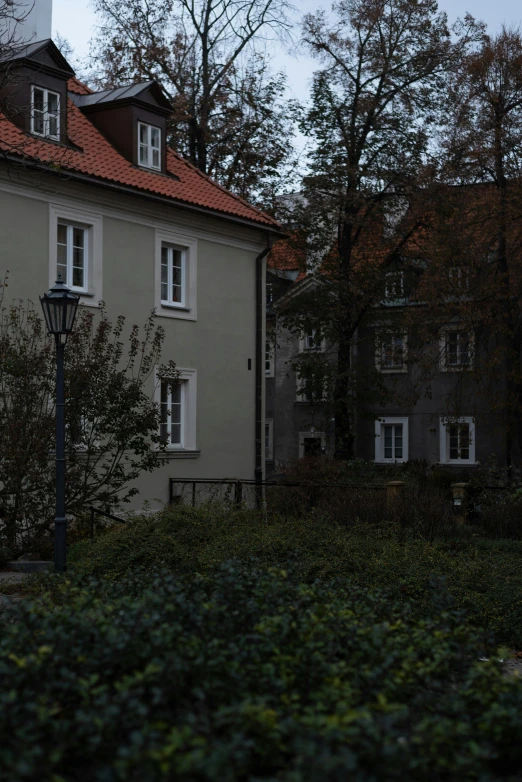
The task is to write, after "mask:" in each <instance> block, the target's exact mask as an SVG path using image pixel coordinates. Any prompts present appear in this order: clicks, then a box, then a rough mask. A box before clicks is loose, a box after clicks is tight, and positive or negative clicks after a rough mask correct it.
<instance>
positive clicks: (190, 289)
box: [154, 230, 198, 320]
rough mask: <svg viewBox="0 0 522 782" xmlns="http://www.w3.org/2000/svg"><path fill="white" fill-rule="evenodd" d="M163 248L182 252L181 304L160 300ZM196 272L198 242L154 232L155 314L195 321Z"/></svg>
mask: <svg viewBox="0 0 522 782" xmlns="http://www.w3.org/2000/svg"><path fill="white" fill-rule="evenodd" d="M163 247H173V248H175V249H178V250H182V251H183V256H184V263H183V267H184V273H183V280H182V284H183V288H184V290H183V295H182V303H177V302H167V301H162V299H161V251H162V248H163ZM197 270H198V240H197V239H196V238H194V237H193V236H186V235H183V234H178V233H174V232H172V231H163V230H156V232H155V284H154V288H155V294H154V305H155V308H156V314H157V315H159V316H160V317H165V318H180V319H182V320H197V279H198V277H197Z"/></svg>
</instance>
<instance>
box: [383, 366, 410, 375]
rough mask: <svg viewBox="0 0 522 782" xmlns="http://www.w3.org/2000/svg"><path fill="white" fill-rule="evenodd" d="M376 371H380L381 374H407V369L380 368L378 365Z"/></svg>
mask: <svg viewBox="0 0 522 782" xmlns="http://www.w3.org/2000/svg"><path fill="white" fill-rule="evenodd" d="M377 371H378V372H380V374H381V375H407V374H408V370H407V369H380V368H379V367H378V368H377Z"/></svg>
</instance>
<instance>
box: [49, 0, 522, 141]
mask: <svg viewBox="0 0 522 782" xmlns="http://www.w3.org/2000/svg"><path fill="white" fill-rule="evenodd" d="M293 2H294V5H295V6H296V7H297V8H298V9H299V12H298V14H297V15H296V20H295V21H296V32H297V30H298V28H299V17H300V16H301V15H302V14H303V13H306V12H309V11H316V10H318V9H319V8H329V7H330V6H331V1H328V2H321V0H293ZM91 5H92V3H91V0H53V31H54V34H55V35H56V33H59V34H60V35H61V36H63V37H64V38H67V40H68V41H69V43H70V44H71V46H72V47H73V49H74V51H75V54H76V55H78V56H80V57H82V56H85V55H86V54H87V53H88V51H89V40H90V38H91V36H92V35H93V32H94V30H95V27H96V16H95V14H94V11H93V10H92V7H91ZM439 7H440V8H441V9H443V10H445V11H446V12H447V14H448V17H449V21H450V22H453V21H455V19H457V17H459V16H463V15H464V14H465V13H466V12H467V11H469V12H470V13H471V14H473V16H475V17H476V18H477V19H482V20H484V21H485V22H486V23H487V24H488V27H489V29H490V31H494V30H496V29H497V28H498V27H500V25H501V24H502V23H507V24H508V25H516V26H518V25H520V24H521V23H522V4H521V3H520V0H439ZM273 66H274V68H275V69H283V70H285V71H286V73H287V75H288V82H289V86H290V88H291V91H292V93H293V95H294V96H295V97H297V98H301V99H304V98H305V97H306V96H307V93H308V84H309V82H310V77H311V75H312V73H313V71H314V68H315V67H316V64H315V63H314V62H313V61H312V60H311V59H310V58H308V57H307V56H305V55H304V54H300V55H299V56H295V54H290V53H289V52H287V51H283V50H280V51H278V52H276V53H275V56H274V59H273ZM299 146H300V145H299Z"/></svg>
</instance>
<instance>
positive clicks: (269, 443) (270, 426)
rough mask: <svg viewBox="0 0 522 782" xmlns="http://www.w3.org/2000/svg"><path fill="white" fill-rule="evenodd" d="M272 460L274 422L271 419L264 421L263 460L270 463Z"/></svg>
mask: <svg viewBox="0 0 522 782" xmlns="http://www.w3.org/2000/svg"><path fill="white" fill-rule="evenodd" d="M273 458H274V422H273V420H272V419H271V418H267V419H266V421H265V460H266V461H267V462H271V461H272V460H273Z"/></svg>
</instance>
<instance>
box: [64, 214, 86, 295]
mask: <svg viewBox="0 0 522 782" xmlns="http://www.w3.org/2000/svg"><path fill="white" fill-rule="evenodd" d="M59 226H63V227H64V228H65V231H66V244H65V246H66V248H67V258H66V261H65V264H64V265H65V266H66V269H67V271H66V275H65V279H62V282H64V283H65V284H66V285H67V286H68V287H69V288H70V289H71V290H72V291H74V292H75V293H89V266H90V263H89V247H90V244H91V226H90V225H82V224H80V223H76V222H72V221H71V220H58V223H57V225H56V228H57V233H58V228H59ZM75 229H77V230H79V231H82V232H83V283H84V284H83V285H74V283H73V276H74V274H73V262H74V230H75ZM56 253H57V255H58V238H57V241H56ZM56 267H57V269H56V273H57V275H58V263H57V264H56Z"/></svg>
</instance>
